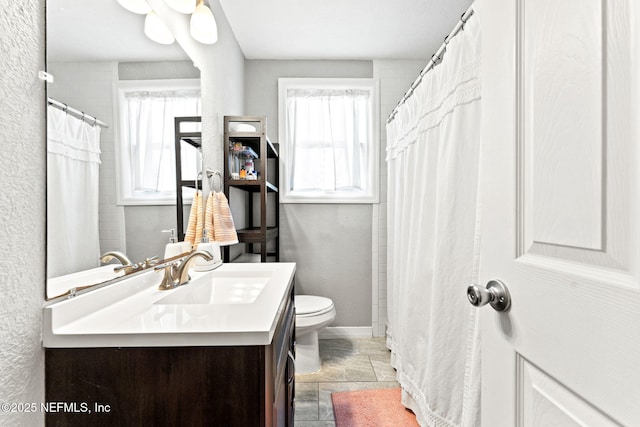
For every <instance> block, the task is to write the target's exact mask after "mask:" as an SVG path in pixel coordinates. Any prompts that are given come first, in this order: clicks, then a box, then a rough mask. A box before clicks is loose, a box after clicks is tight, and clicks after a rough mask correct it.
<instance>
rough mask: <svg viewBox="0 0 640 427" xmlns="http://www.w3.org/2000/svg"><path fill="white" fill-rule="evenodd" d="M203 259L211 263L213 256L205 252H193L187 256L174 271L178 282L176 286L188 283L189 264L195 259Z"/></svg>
mask: <svg viewBox="0 0 640 427" xmlns="http://www.w3.org/2000/svg"><path fill="white" fill-rule="evenodd" d="M198 257H199V258H204V259H205V260H207V261H212V260H213V256H212V255H211V254H210V253H209V252H207V251H193V252H191V253H190V254H189V255H187V256H186V257H185V258H184V260H182V262H181V263H180V265H179V266H178V267H177V270H176V278H177V280H178V285H184V284H186V283H189V280H190V279H191V278H190V277H189V268H191V264H192V263H193V262H194V261H195V259H196V258H198Z"/></svg>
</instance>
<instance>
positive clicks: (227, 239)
mask: <svg viewBox="0 0 640 427" xmlns="http://www.w3.org/2000/svg"><path fill="white" fill-rule="evenodd" d="M205 224H206V225H205V227H206V229H207V235H208V236H209V238H210V239H211V240H213V241H215V242H218V243H219V244H220V246H229V245H234V244H236V243H238V233H236V226H235V224H234V222H233V217H232V216H231V209H229V201H228V200H227V197H226V196H225V195H224V193H223V192H222V191H213V192H211V193H209V197H208V198H207V205H206V213H205Z"/></svg>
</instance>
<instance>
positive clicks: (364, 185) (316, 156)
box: [278, 79, 379, 203]
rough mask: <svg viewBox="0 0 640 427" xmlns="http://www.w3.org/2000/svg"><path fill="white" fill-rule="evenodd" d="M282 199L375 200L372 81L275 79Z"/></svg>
mask: <svg viewBox="0 0 640 427" xmlns="http://www.w3.org/2000/svg"><path fill="white" fill-rule="evenodd" d="M278 93H279V96H278V101H279V121H280V123H279V138H280V159H281V162H280V164H281V172H282V173H281V182H280V195H281V201H282V202H283V203H377V202H378V185H379V173H378V154H379V148H378V146H379V143H378V129H379V126H378V117H379V111H378V84H377V81H376V80H374V79H279V80H278Z"/></svg>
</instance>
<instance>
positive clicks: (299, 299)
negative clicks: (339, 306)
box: [295, 295, 334, 317]
mask: <svg viewBox="0 0 640 427" xmlns="http://www.w3.org/2000/svg"><path fill="white" fill-rule="evenodd" d="M295 306H296V317H313V316H320V315H322V314H325V313H328V312H330V311H331V310H333V309H334V307H333V301H331V300H330V299H329V298H325V297H319V296H315V295H296V296H295Z"/></svg>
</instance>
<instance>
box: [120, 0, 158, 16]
mask: <svg viewBox="0 0 640 427" xmlns="http://www.w3.org/2000/svg"><path fill="white" fill-rule="evenodd" d="M118 3H120V6H122V7H124V8H125V9H127V10H128V11H129V12H133V13H139V14H141V15H144V14H145V13H149V12H150V11H151V6H149V4H148V3H147V0H118Z"/></svg>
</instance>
